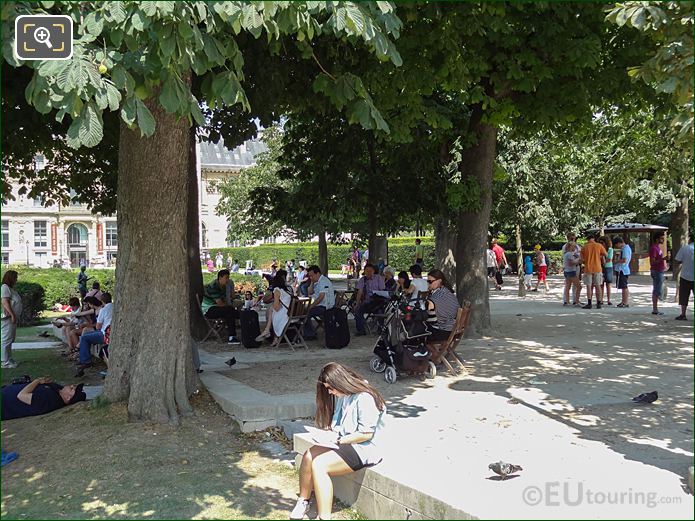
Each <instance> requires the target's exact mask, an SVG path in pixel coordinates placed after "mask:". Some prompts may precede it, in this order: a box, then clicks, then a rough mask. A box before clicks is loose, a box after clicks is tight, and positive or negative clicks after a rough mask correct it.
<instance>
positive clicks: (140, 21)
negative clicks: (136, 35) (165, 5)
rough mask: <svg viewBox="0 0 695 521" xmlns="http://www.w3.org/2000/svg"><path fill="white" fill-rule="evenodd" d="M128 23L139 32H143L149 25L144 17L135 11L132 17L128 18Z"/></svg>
mask: <svg viewBox="0 0 695 521" xmlns="http://www.w3.org/2000/svg"><path fill="white" fill-rule="evenodd" d="M145 3H147V2H145ZM130 23H131V24H132V26H133V28H134V29H135V30H136V31H139V32H142V31H144V30H145V27H147V26H148V25H149V24H150V22H149V20H148V19H147V18H146V17H144V16H143V15H142V13H141V12H140V11H135V12H134V13H133V16H132V17H131V18H130Z"/></svg>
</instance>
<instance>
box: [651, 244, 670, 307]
mask: <svg viewBox="0 0 695 521" xmlns="http://www.w3.org/2000/svg"><path fill="white" fill-rule="evenodd" d="M665 241H666V235H665V234H664V232H656V233H654V235H652V245H651V246H650V247H649V272H650V274H651V276H652V315H663V313H662V312H661V311H659V299H660V298H661V291H662V290H663V289H664V272H665V271H666V260H665V259H664V250H662V249H661V245H662V244H664V242H665Z"/></svg>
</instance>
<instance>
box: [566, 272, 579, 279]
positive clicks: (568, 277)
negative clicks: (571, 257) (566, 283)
mask: <svg viewBox="0 0 695 521" xmlns="http://www.w3.org/2000/svg"><path fill="white" fill-rule="evenodd" d="M576 276H577V270H574V271H566V272H565V278H566V279H573V278H574V277H576Z"/></svg>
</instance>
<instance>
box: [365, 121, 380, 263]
mask: <svg viewBox="0 0 695 521" xmlns="http://www.w3.org/2000/svg"><path fill="white" fill-rule="evenodd" d="M374 141H375V139H374V134H370V135H369V137H368V138H367V151H368V152H369V166H370V169H371V171H372V176H374V179H376V177H377V176H378V175H379V165H378V162H377V159H376V149H375V147H374ZM369 191H370V192H371V189H370V190H369ZM377 197H378V196H377ZM367 227H368V231H369V239H368V243H367V249H368V250H369V259H368V261H369V262H370V263H372V264H376V263H377V261H378V259H377V258H376V236H377V233H378V231H379V223H378V217H377V213H376V204H370V205H369V207H368V208H367Z"/></svg>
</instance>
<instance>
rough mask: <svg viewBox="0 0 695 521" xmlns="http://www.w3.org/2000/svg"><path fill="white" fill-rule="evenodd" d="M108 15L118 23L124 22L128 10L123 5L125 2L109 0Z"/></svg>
mask: <svg viewBox="0 0 695 521" xmlns="http://www.w3.org/2000/svg"><path fill="white" fill-rule="evenodd" d="M108 6H109V10H108V15H109V16H110V17H111V19H112V20H113V21H114V22H116V23H119V24H120V23H123V22H124V21H125V19H126V12H125V9H124V7H123V2H109V4H108Z"/></svg>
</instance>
